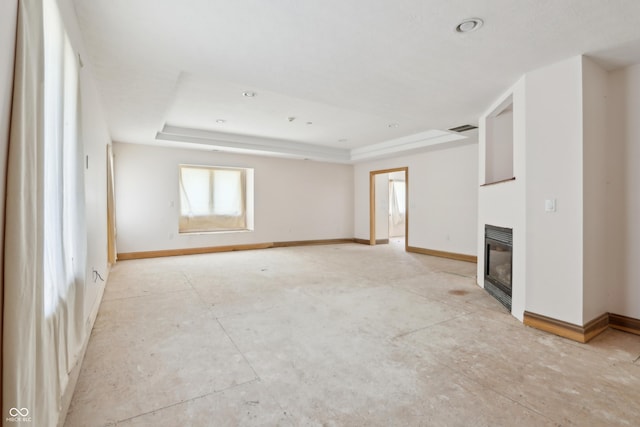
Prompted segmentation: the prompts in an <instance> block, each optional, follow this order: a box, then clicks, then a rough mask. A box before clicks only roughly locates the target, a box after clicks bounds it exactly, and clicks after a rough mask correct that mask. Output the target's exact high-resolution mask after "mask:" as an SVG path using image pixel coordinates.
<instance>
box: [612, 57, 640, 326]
mask: <svg viewBox="0 0 640 427" xmlns="http://www.w3.org/2000/svg"><path fill="white" fill-rule="evenodd" d="M609 88H610V92H609V104H608V105H609V128H608V130H609V132H608V133H609V135H608V143H607V146H608V147H611V149H610V150H609V158H608V159H609V162H610V167H609V169H610V170H611V171H612V175H611V176H610V183H611V185H610V186H609V187H610V190H609V197H610V198H611V199H610V200H609V203H611V205H609V214H610V215H611V217H610V218H611V219H610V221H609V222H608V225H609V226H610V229H609V231H610V232H611V233H612V237H613V238H614V241H613V244H612V246H611V248H610V250H611V253H612V255H613V258H614V260H616V261H617V262H614V263H613V264H612V267H611V269H610V270H609V273H610V278H609V279H608V280H607V282H606V283H607V285H608V286H607V287H608V289H609V301H608V304H609V311H610V312H612V313H616V314H621V315H624V316H629V317H633V318H636V319H639V318H640V262H639V260H640V220H639V218H640V143H639V141H640V120H639V118H640V64H638V65H634V66H631V67H627V68H624V69H620V70H617V71H614V72H611V73H610V75H609Z"/></svg>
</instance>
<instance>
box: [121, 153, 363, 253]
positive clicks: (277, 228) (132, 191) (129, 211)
mask: <svg viewBox="0 0 640 427" xmlns="http://www.w3.org/2000/svg"><path fill="white" fill-rule="evenodd" d="M114 155H115V160H114V163H115V178H116V182H115V193H116V222H117V229H118V237H117V246H118V252H119V253H125V252H126V253H129V252H141V251H157V250H170V249H185V248H199V247H210V246H226V245H239V244H254V243H268V242H279V241H300V240H322V239H339V238H353V168H352V166H350V165H341V164H331V163H321V162H314V161H305V160H291V159H280V158H272V157H260V156H250V155H240V154H229V153H220V152H211V151H201V150H190V149H177V148H166V147H151V146H146V145H136V144H127V143H116V144H114ZM180 164H196V165H209V166H234V167H243V168H253V169H254V174H255V199H254V203H255V208H254V209H255V210H254V217H255V228H254V230H253V231H244V232H222V233H201V234H179V233H178V213H179V192H178V165H180Z"/></svg>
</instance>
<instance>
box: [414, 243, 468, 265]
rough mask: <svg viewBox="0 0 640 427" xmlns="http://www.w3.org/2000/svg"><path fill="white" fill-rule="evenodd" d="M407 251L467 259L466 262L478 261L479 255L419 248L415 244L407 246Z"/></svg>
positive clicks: (461, 259) (460, 259)
mask: <svg viewBox="0 0 640 427" xmlns="http://www.w3.org/2000/svg"><path fill="white" fill-rule="evenodd" d="M407 252H413V253H416V254H423V255H431V256H437V257H440V258H449V259H455V260H458V261H466V262H473V263H476V264H477V263H478V257H477V256H474V255H465V254H457V253H455V252H445V251H437V250H435V249H424V248H418V247H415V246H407Z"/></svg>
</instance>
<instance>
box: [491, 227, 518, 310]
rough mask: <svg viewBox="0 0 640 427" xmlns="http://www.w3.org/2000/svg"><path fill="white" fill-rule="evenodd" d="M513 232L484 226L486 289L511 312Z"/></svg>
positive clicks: (509, 229) (502, 228)
mask: <svg viewBox="0 0 640 427" xmlns="http://www.w3.org/2000/svg"><path fill="white" fill-rule="evenodd" d="M512 253H513V230H512V229H511V228H504V227H496V226H493V225H485V226H484V288H485V290H486V291H487V292H489V294H491V295H492V296H493V297H494V298H496V299H497V300H498V301H500V302H501V303H502V305H504V306H505V307H506V308H507V309H508V310H509V311H511V271H512V268H511V265H512V263H511V261H512Z"/></svg>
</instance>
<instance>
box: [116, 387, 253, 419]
mask: <svg viewBox="0 0 640 427" xmlns="http://www.w3.org/2000/svg"><path fill="white" fill-rule="evenodd" d="M256 381H259V378H254V379H251V380H249V381H245V382H242V383H239V384H234V385H231V386H229V387H225V388H221V389H220V390H214V391H212V392H209V393H205V394H202V395H200V396H195V397H192V398H190V399H185V400H182V401H180V402H175V403H172V404H170V405H167V406H163V407H161V408H157V409H153V410H151V411H148V412H143V413H141V414H138V415H134V416H133V417H129V418H123V419H121V420H118V421H116V425H117V423H122V422H125V421H131V420H133V419H136V418H140V417H143V416H145V415H149V414H153V413H154V412H158V411H163V410H165V409H168V408H172V407H174V406H178V405H182V404H183V403H188V402H193V401H194V400H198V399H202V398H205V397H207V396H212V395H214V394H218V393H224V392H225V391H227V390H231V389H233V388H236V387H240V386H243V385H247V384H251V383H252V382H256Z"/></svg>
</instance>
